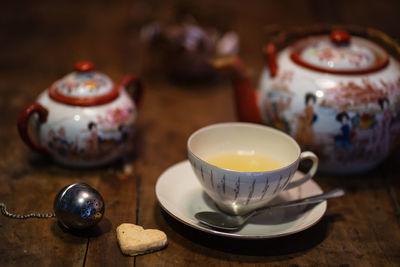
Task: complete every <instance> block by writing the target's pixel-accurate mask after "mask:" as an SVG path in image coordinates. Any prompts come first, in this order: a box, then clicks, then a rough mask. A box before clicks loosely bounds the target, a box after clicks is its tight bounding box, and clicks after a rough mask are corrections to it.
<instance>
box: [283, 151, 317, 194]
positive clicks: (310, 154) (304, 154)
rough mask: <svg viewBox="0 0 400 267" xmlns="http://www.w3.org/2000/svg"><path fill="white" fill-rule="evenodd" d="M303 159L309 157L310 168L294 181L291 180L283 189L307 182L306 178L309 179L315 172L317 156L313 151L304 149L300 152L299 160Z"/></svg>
mask: <svg viewBox="0 0 400 267" xmlns="http://www.w3.org/2000/svg"><path fill="white" fill-rule="evenodd" d="M303 159H311V160H312V166H311V169H310V170H309V171H308V172H307V173H306V174H305V175H304V176H303V177H302V178H301V179H299V180H297V181H295V182H291V183H289V184H288V185H287V186H286V187H285V189H284V190H289V189H292V188H294V187H296V186H299V185H301V184H304V183H305V182H307V181H308V180H310V179H311V178H312V177H313V176H314V175H315V173H316V172H317V169H318V157H317V155H315V154H314V153H313V152H311V151H304V152H302V153H301V154H300V160H303Z"/></svg>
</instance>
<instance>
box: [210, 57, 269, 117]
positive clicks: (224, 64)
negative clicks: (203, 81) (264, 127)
mask: <svg viewBox="0 0 400 267" xmlns="http://www.w3.org/2000/svg"><path fill="white" fill-rule="evenodd" d="M212 65H213V66H214V68H216V69H218V70H220V71H222V72H225V73H227V74H228V76H229V77H230V79H231V81H232V85H233V90H234V100H235V104H236V113H237V116H238V119H239V120H240V121H245V122H253V123H262V117H261V113H260V110H259V107H258V103H257V93H256V90H254V88H253V86H252V85H251V82H250V80H249V78H248V75H247V73H246V70H245V67H244V66H243V63H242V61H241V60H240V59H239V58H238V57H224V58H218V59H215V60H213V62H212Z"/></svg>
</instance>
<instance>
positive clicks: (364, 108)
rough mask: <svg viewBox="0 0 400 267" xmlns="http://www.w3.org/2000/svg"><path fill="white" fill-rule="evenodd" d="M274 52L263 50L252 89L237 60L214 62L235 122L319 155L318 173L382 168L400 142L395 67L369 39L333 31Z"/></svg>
mask: <svg viewBox="0 0 400 267" xmlns="http://www.w3.org/2000/svg"><path fill="white" fill-rule="evenodd" d="M369 33H371V34H372V33H374V34H375V35H376V33H377V31H376V30H375V31H372V30H369ZM381 34H382V36H383V37H384V38H383V39H385V40H389V39H388V38H389V37H388V36H387V35H384V34H383V33H381ZM378 35H379V34H378ZM390 40H391V39H390ZM276 50H277V49H276V46H275V45H274V44H272V43H271V44H268V45H267V46H266V48H265V54H266V58H267V63H268V64H267V67H266V68H265V69H264V70H263V71H262V74H261V77H260V82H259V88H258V90H257V91H256V90H254V89H253V86H252V85H251V82H250V81H249V79H248V77H247V73H246V70H245V68H244V66H243V64H242V62H241V61H240V60H239V59H238V58H237V57H227V58H226V57H225V58H220V59H217V60H216V61H215V62H214V66H215V67H216V68H217V69H221V70H224V71H225V72H227V73H228V74H229V75H230V77H231V80H232V82H233V87H234V96H235V101H236V108H237V113H238V117H239V119H240V120H242V121H249V122H256V123H263V124H266V125H270V126H273V127H275V128H278V129H280V130H282V131H285V132H287V133H289V134H290V135H291V136H293V137H294V138H295V139H296V140H297V142H298V143H299V144H300V145H301V146H302V149H307V150H312V151H313V152H315V153H316V154H317V155H318V157H319V158H320V162H321V164H320V169H321V171H323V172H327V173H333V174H352V173H359V172H365V171H367V170H369V169H371V168H373V167H375V166H376V165H378V164H379V163H381V162H382V161H383V160H384V159H385V158H386V157H387V156H388V155H389V153H390V152H391V151H392V150H393V148H394V147H395V145H396V144H397V143H398V142H399V141H400V64H399V62H398V61H397V60H396V59H395V58H393V57H392V56H390V55H389V53H388V51H386V50H385V49H384V48H383V47H382V46H381V45H378V44H377V43H375V42H374V41H372V40H370V39H369V38H363V37H360V36H355V35H351V34H349V33H348V32H347V31H338V30H334V31H332V32H330V34H329V33H324V34H318V35H309V36H307V37H306V38H300V39H297V41H295V42H294V43H292V44H291V45H289V46H288V47H285V48H284V49H283V50H282V51H280V52H279V53H278V54H277V53H276Z"/></svg>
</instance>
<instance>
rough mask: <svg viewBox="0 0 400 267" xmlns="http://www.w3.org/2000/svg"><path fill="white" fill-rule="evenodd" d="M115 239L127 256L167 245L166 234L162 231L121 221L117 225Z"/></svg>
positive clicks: (148, 251)
mask: <svg viewBox="0 0 400 267" xmlns="http://www.w3.org/2000/svg"><path fill="white" fill-rule="evenodd" d="M117 239H118V243H119V247H120V248H121V251H122V253H123V254H125V255H129V256H136V255H139V254H144V253H150V252H153V251H156V250H160V249H162V248H164V247H165V246H166V245H167V235H166V234H165V233H164V232H163V231H160V230H157V229H146V230H145V229H143V227H142V226H140V225H136V224H132V223H123V224H121V225H120V226H118V227H117Z"/></svg>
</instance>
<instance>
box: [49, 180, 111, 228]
mask: <svg viewBox="0 0 400 267" xmlns="http://www.w3.org/2000/svg"><path fill="white" fill-rule="evenodd" d="M54 213H55V214H56V217H57V219H58V220H59V222H60V223H61V224H62V225H63V226H64V227H66V228H67V229H70V230H82V229H87V228H90V227H93V226H94V225H96V224H97V223H99V221H100V220H101V219H102V218H103V215H104V201H103V198H102V196H101V195H100V193H99V192H97V191H96V190H95V189H94V188H92V187H91V186H89V185H88V184H86V183H75V184H71V185H68V186H66V187H64V188H63V189H61V191H60V192H59V193H58V194H57V196H56V198H55V199H54Z"/></svg>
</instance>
